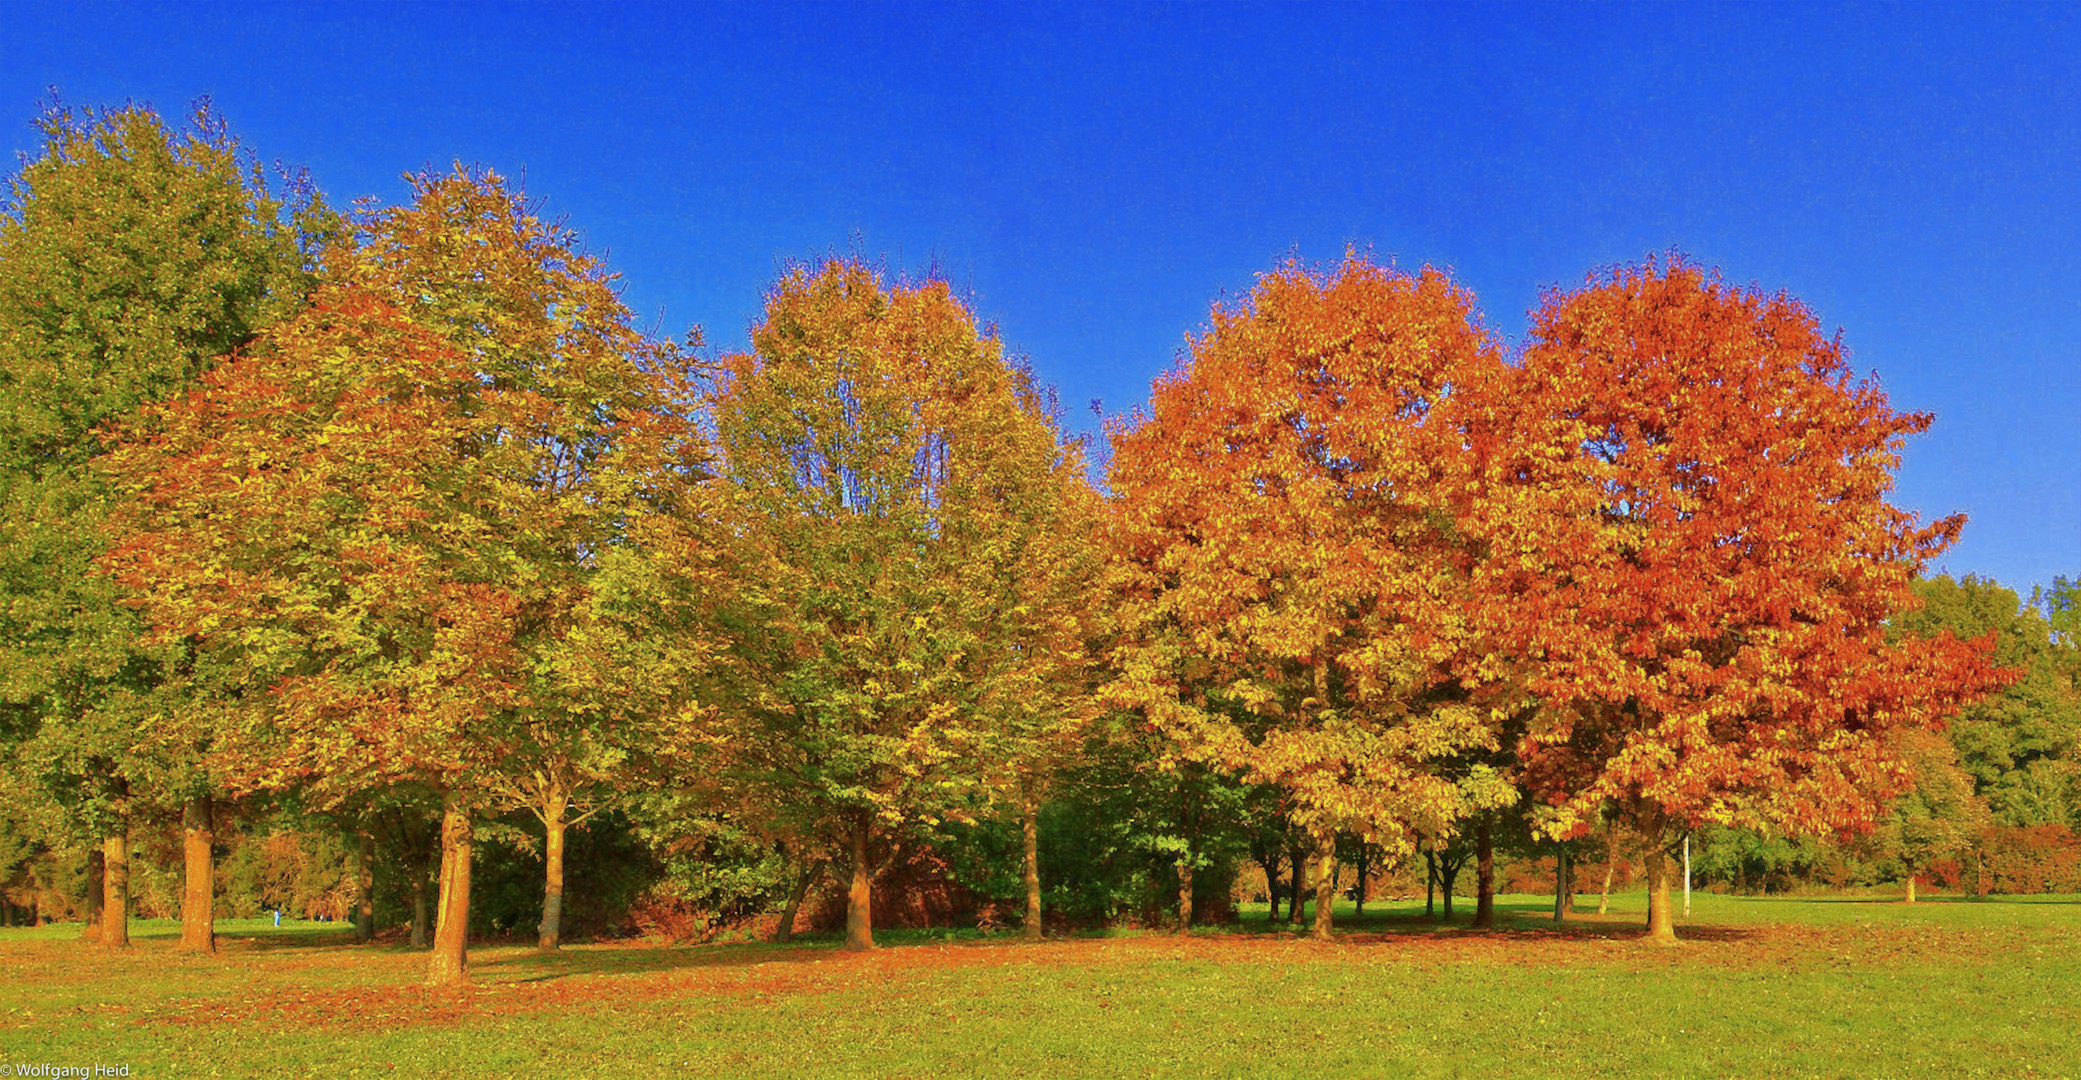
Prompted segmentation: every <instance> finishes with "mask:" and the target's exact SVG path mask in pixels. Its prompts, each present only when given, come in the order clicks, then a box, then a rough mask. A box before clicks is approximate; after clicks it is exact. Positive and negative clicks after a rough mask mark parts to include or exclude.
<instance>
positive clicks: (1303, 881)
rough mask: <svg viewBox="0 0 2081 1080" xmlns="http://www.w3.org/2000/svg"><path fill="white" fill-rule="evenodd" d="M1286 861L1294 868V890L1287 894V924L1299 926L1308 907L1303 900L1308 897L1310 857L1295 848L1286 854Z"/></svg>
mask: <svg viewBox="0 0 2081 1080" xmlns="http://www.w3.org/2000/svg"><path fill="white" fill-rule="evenodd" d="M1286 861H1287V863H1288V864H1290V865H1291V866H1292V867H1293V889H1292V891H1290V892H1288V893H1287V894H1286V896H1287V904H1286V924H1287V925H1288V926H1299V925H1301V917H1302V916H1303V915H1304V914H1305V913H1306V910H1307V907H1308V904H1307V901H1306V900H1305V899H1303V898H1304V897H1306V896H1307V895H1308V891H1307V890H1308V856H1307V853H1306V852H1303V851H1302V850H1301V849H1300V848H1299V847H1294V848H1290V849H1288V851H1287V852H1286Z"/></svg>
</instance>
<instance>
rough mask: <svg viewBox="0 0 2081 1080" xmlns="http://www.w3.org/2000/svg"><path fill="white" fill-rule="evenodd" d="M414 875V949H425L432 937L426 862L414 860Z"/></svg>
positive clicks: (412, 868) (412, 870)
mask: <svg viewBox="0 0 2081 1080" xmlns="http://www.w3.org/2000/svg"><path fill="white" fill-rule="evenodd" d="M411 874H412V947H413V948H415V949H424V948H426V946H427V944H428V939H429V937H430V935H429V934H428V933H427V927H426V908H427V904H426V885H427V882H426V862H425V861H424V860H413V861H412V862H411Z"/></svg>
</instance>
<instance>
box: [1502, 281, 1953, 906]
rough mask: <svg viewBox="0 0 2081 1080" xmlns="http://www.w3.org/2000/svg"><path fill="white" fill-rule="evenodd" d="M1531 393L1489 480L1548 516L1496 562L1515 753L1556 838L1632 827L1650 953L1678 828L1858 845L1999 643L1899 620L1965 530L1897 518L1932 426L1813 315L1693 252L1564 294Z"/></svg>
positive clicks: (1521, 397) (1536, 357)
mask: <svg viewBox="0 0 2081 1080" xmlns="http://www.w3.org/2000/svg"><path fill="white" fill-rule="evenodd" d="M1518 375H1519V376H1520V377H1519V379H1518V380H1517V382H1516V384H1515V385H1513V386H1511V387H1509V388H1508V391H1507V393H1508V396H1509V402H1510V404H1509V405H1507V406H1505V405H1499V406H1498V408H1499V409H1500V410H1504V411H1508V410H1509V409H1514V410H1515V411H1514V412H1511V413H1510V414H1509V415H1510V417H1511V422H1510V424H1509V430H1510V432H1511V436H1512V441H1510V442H1509V443H1508V444H1507V445H1508V446H1509V447H1510V449H1509V450H1508V451H1506V452H1503V453H1501V454H1499V455H1498V456H1497V457H1495V458H1494V459H1492V463H1491V465H1492V467H1493V468H1495V475H1496V476H1498V477H1502V478H1505V479H1508V480H1511V481H1513V482H1517V483H1520V484H1523V485H1526V486H1528V487H1532V488H1536V489H1538V490H1540V491H1544V492H1547V493H1548V498H1549V506H1550V507H1551V510H1552V512H1551V513H1549V514H1545V515H1541V516H1538V517H1536V518H1529V517H1528V518H1523V519H1519V520H1517V521H1516V523H1515V524H1514V525H1512V526H1511V528H1510V529H1508V530H1505V531H1503V532H1501V533H1499V534H1498V536H1499V537H1501V538H1502V539H1501V540H1499V544H1500V546H1502V547H1504V548H1505V549H1507V550H1509V551H1511V552H1513V553H1514V555H1513V559H1512V560H1511V561H1510V562H1509V563H1508V564H1495V565H1492V567H1491V569H1492V571H1493V572H1494V573H1496V574H1510V575H1515V576H1516V578H1517V580H1516V586H1517V587H1518V588H1519V589H1520V592H1519V594H1518V605H1517V623H1518V625H1520V626H1521V627H1525V628H1530V629H1531V630H1536V631H1537V632H1540V633H1542V634H1544V635H1545V636H1544V638H1543V639H1542V643H1541V659H1542V666H1541V670H1540V671H1539V673H1538V674H1537V677H1536V678H1534V679H1533V680H1531V682H1529V683H1528V684H1527V685H1528V686H1529V687H1530V688H1531V689H1532V690H1533V691H1534V692H1535V693H1536V694H1537V696H1538V697H1540V698H1541V699H1542V701H1543V702H1544V707H1543V708H1542V709H1541V711H1540V712H1539V714H1538V716H1537V718H1536V719H1535V720H1534V721H1533V723H1532V726H1531V728H1530V730H1529V731H1528V733H1527V734H1526V735H1525V737H1524V738H1523V739H1522V740H1520V742H1519V744H1518V755H1519V758H1520V760H1521V764H1522V767H1523V768H1524V770H1525V775H1526V782H1527V783H1528V785H1529V786H1530V787H1531V789H1532V791H1533V792H1534V794H1535V795H1536V796H1537V797H1539V798H1540V799H1542V800H1543V801H1545V802H1547V803H1549V804H1550V805H1551V806H1553V807H1554V815H1553V817H1552V819H1551V821H1552V823H1553V824H1552V827H1553V829H1554V831H1555V834H1556V835H1572V834H1574V833H1577V832H1580V831H1585V830H1587V829H1588V828H1590V826H1591V825H1592V823H1594V822H1596V821H1597V820H1598V819H1599V815H1600V814H1602V813H1604V812H1605V810H1606V809H1607V808H1610V809H1612V810H1613V811H1614V812H1615V813H1616V814H1617V815H1619V816H1620V817H1621V818H1622V819H1623V820H1625V821H1627V822H1628V823H1630V825H1631V827H1632V828H1633V829H1634V830H1636V831H1637V832H1638V834H1639V836H1640V839H1641V842H1642V844H1643V846H1644V848H1645V852H1646V856H1647V871H1648V885H1649V892H1650V922H1651V931H1652V932H1651V938H1652V939H1653V940H1656V941H1660V942H1674V940H1675V935H1674V932H1673V928H1672V925H1671V921H1670V912H1669V882H1668V873H1667V860H1666V858H1665V851H1666V850H1667V845H1669V844H1671V843H1673V842H1674V840H1675V838H1677V837H1679V836H1680V835H1681V834H1682V833H1683V832H1684V831H1685V830H1687V829H1691V828H1696V827H1698V826H1700V825H1704V824H1708V823H1716V824H1734V825H1744V826H1749V827H1753V828H1760V829H1764V830H1775V831H1778V832H1782V833H1788V834H1795V835H1797V834H1807V835H1811V834H1817V833H1825V832H1854V831H1861V830H1865V829H1868V828H1870V827H1871V825H1872V823H1873V820H1874V818H1875V815H1876V814H1877V813H1878V811H1879V809H1880V807H1881V806H1882V805H1883V803H1884V800H1886V799H1887V798H1889V797H1890V796H1892V795H1893V794H1895V793H1896V792H1898V791H1900V790H1901V789H1902V788H1903V787H1904V786H1905V784H1906V781H1907V772H1906V770H1905V769H1904V768H1903V767H1902V763H1901V761H1900V758H1899V755H1898V753H1897V751H1896V740H1895V738H1894V735H1895V733H1896V732H1899V731H1902V730H1904V729H1908V728H1914V727H1926V726H1928V725H1930V724H1933V723H1935V722H1938V721H1940V720H1941V719H1943V718H1944V717H1946V716H1948V715H1950V714H1951V713H1953V712H1955V711H1956V710H1957V708H1958V707H1959V706H1960V705H1961V704H1962V703H1964V702H1966V701H1969V700H1971V699H1972V698H1973V697H1974V696H1976V695H1977V694H1979V693H1981V692H1982V691H1983V690H1985V689H1986V688H1987V687H1988V686H1989V685H1990V684H1991V681H1992V676H1991V674H1990V667H1989V665H1988V663H1987V659H1986V654H1987V647H1988V643H1987V642H1985V641H1982V642H1979V643H1977V644H1970V645H1969V644H1966V643H1962V642H1960V641H1958V640H1957V639H1956V638H1954V637H1952V636H1950V635H1948V634H1947V635H1941V636H1939V637H1937V638H1932V639H1918V640H1912V641H1909V640H1903V641H1898V642H1896V641H1893V640H1890V639H1889V635H1888V632H1887V629H1886V622H1887V620H1888V619H1889V618H1892V617H1894V616H1895V615H1896V613H1898V612H1900V611H1902V610H1905V609H1908V608H1911V607H1912V606H1914V595H1913V592H1912V589H1911V585H1910V583H1911V581H1912V579H1913V577H1914V575H1915V574H1916V572H1917V571H1918V570H1919V569H1920V568H1921V567H1922V566H1923V565H1924V563H1925V562H1926V561H1927V560H1928V559H1929V558H1930V557H1931V556H1933V555H1935V554H1936V553H1938V552H1940V551H1942V550H1943V549H1944V548H1945V547H1946V546H1948V545H1949V544H1950V543H1951V542H1952V541H1953V540H1954V539H1955V538H1956V537H1957V535H1958V531H1959V529H1960V527H1961V526H1962V524H1963V519H1962V518H1959V517H1949V518H1945V519H1943V520H1941V521H1937V522H1935V523H1933V524H1927V525H1925V524H1922V523H1921V522H1919V521H1917V520H1916V518H1915V516H1914V515H1913V514H1911V513H1909V512H1907V511H1904V510H1900V509H1898V508H1896V507H1894V506H1892V505H1891V504H1890V503H1888V502H1887V500H1886V496H1887V493H1888V492H1889V491H1890V489H1891V488H1892V484H1893V477H1892V474H1893V470H1894V469H1895V468H1896V467H1897V465H1898V462H1899V454H1900V450H1901V447H1902V444H1903V442H1904V440H1905V439H1906V437H1907V436H1909V435H1912V434H1915V433H1917V432H1920V431H1922V430H1924V429H1925V428H1927V427H1928V425H1929V422H1930V418H1929V417H1928V416H1927V415H1925V414H1915V413H1896V412H1894V411H1893V410H1892V409H1890V408H1889V407H1888V406H1887V404H1886V398H1885V395H1884V394H1883V393H1881V391H1880V390H1879V388H1878V386H1877V385H1876V384H1875V383H1874V382H1872V381H1870V380H1868V379H1858V378H1856V377H1855V375H1854V374H1853V373H1852V372H1851V370H1850V368H1849V365H1848V363H1847V361H1846V359H1845V357H1844V353H1843V349H1842V345H1841V343H1840V341H1839V340H1837V339H1834V338H1830V337H1828V336H1825V335H1823V334H1822V333H1821V331H1820V326H1819V323H1818V321H1817V320H1816V319H1815V318H1814V316H1813V314H1812V312H1810V311H1808V310H1807V308H1806V307H1805V306H1804V305H1802V304H1800V303H1799V302H1798V301H1797V300H1794V299H1792V298H1790V297H1788V296H1784V295H1777V296H1767V295H1764V294H1762V293H1760V292H1757V291H1755V290H1753V289H1738V288H1733V287H1730V286H1728V285H1725V284H1724V283H1722V282H1720V281H1719V280H1718V279H1717V278H1715V277H1712V276H1710V275H1708V274H1706V273H1704V272H1703V271H1701V270H1698V269H1696V268H1694V267H1692V266H1690V265H1688V264H1686V263H1684V262H1683V261H1681V260H1671V261H1669V262H1667V263H1664V264H1657V263H1654V262H1649V263H1647V264H1644V265H1641V266H1634V267H1624V268H1621V269H1618V270H1616V271H1613V272H1612V273H1610V274H1609V275H1607V276H1603V277H1599V278H1593V279H1592V280H1591V281H1590V282H1589V283H1588V284H1586V285H1585V286H1584V287H1582V288H1580V289H1577V290H1575V291H1573V292H1560V291H1555V292H1552V293H1550V294H1548V296H1547V297H1546V300H1545V302H1544V304H1543V306H1542V307H1541V308H1540V309H1539V310H1538V312H1537V313H1536V314H1535V316H1534V325H1533V330H1532V334H1531V338H1530V342H1529V344H1528V346H1527V348H1526V350H1525V354H1524V359H1523V364H1522V367H1521V369H1520V370H1519V372H1518ZM1511 537H1514V538H1515V539H1514V540H1512V539H1511ZM1557 629H1560V630H1564V632H1556V631H1557Z"/></svg>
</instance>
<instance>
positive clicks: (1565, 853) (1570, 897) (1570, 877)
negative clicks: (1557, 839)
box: [1561, 846, 1575, 915]
mask: <svg viewBox="0 0 2081 1080" xmlns="http://www.w3.org/2000/svg"><path fill="white" fill-rule="evenodd" d="M1561 867H1562V869H1563V870H1564V871H1566V872H1565V873H1563V874H1562V875H1561V881H1562V885H1561V914H1562V915H1573V914H1575V853H1574V852H1572V851H1570V850H1568V848H1567V847H1566V846H1563V847H1562V848H1561Z"/></svg>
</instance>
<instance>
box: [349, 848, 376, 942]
mask: <svg viewBox="0 0 2081 1080" xmlns="http://www.w3.org/2000/svg"><path fill="white" fill-rule="evenodd" d="M374 847H375V846H374V843H373V842H372V841H371V840H370V839H369V834H367V833H365V832H357V833H355V834H354V940H356V941H362V942H367V941H374V940H375V939H376V860H375V854H376V853H375V850H374Z"/></svg>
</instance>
